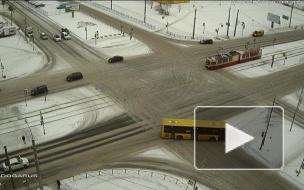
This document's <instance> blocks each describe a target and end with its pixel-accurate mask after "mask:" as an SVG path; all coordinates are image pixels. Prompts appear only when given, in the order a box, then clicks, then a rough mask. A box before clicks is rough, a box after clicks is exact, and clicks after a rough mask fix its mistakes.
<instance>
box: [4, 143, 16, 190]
mask: <svg viewBox="0 0 304 190" xmlns="http://www.w3.org/2000/svg"><path fill="white" fill-rule="evenodd" d="M4 151H5V155H6V162H7V164H8V167H9V172H10V174H11V181H12V185H13V188H14V190H16V185H15V182H14V178H13V171H12V167H11V163H10V161H9V156H8V153H7V148H6V146H4Z"/></svg>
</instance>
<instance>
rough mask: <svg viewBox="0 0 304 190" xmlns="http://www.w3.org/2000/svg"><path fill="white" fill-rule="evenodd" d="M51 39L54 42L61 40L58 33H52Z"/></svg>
mask: <svg viewBox="0 0 304 190" xmlns="http://www.w3.org/2000/svg"><path fill="white" fill-rule="evenodd" d="M53 40H54V41H55V42H61V37H60V36H59V35H57V34H56V35H54V36H53Z"/></svg>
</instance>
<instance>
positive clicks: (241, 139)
mask: <svg viewBox="0 0 304 190" xmlns="http://www.w3.org/2000/svg"><path fill="white" fill-rule="evenodd" d="M225 139H226V142H225V153H226V154H227V153H228V152H230V151H231V150H234V149H236V148H237V147H239V146H242V145H243V144H245V143H247V142H249V141H251V140H253V139H254V137H253V136H251V135H248V134H247V133H244V132H243V131H241V130H239V129H237V128H235V127H233V126H231V125H229V124H228V123H226V138H225Z"/></svg>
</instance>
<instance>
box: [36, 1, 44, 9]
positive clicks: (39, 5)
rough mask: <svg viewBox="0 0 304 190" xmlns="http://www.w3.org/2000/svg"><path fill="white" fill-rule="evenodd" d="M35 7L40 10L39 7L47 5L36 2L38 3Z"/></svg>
mask: <svg viewBox="0 0 304 190" xmlns="http://www.w3.org/2000/svg"><path fill="white" fill-rule="evenodd" d="M34 6H35V8H38V7H45V4H43V3H38V2H36V3H35V4H34Z"/></svg>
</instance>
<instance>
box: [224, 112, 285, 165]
mask: <svg viewBox="0 0 304 190" xmlns="http://www.w3.org/2000/svg"><path fill="white" fill-rule="evenodd" d="M225 109H228V108H225ZM239 109H242V108H239ZM276 112H278V113H281V114H283V110H281V108H280V107H277V108H275V109H274V111H273V113H272V116H271V119H270V123H269V128H268V131H267V136H266V140H265V144H264V146H263V148H262V150H259V149H260V145H261V142H262V139H263V137H262V136H261V134H262V132H265V131H266V126H267V123H268V119H269V115H270V109H269V108H268V109H267V108H263V107H260V108H255V109H253V110H251V111H247V112H245V113H243V114H241V115H238V116H236V117H233V118H230V119H228V120H227V121H226V122H227V123H229V124H230V125H232V126H234V127H237V128H238V129H240V130H242V131H244V132H246V133H248V134H250V135H252V136H253V137H254V140H252V141H251V142H248V143H246V144H245V145H243V147H242V148H244V149H245V150H246V151H247V152H248V153H250V154H251V155H252V156H254V157H256V158H257V159H258V160H260V161H261V162H262V163H264V164H265V165H267V166H268V167H269V168H273V169H280V168H281V167H283V133H282V130H283V118H282V115H281V116H280V115H278V114H277V113H276Z"/></svg>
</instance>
